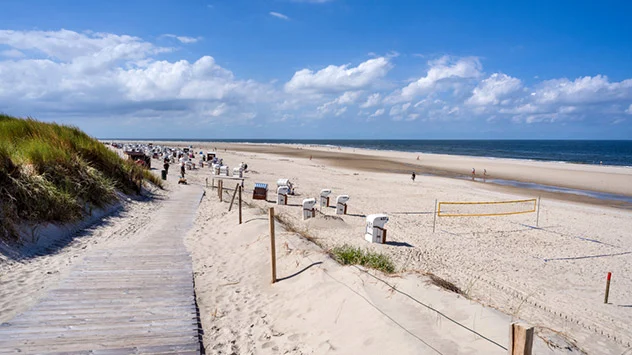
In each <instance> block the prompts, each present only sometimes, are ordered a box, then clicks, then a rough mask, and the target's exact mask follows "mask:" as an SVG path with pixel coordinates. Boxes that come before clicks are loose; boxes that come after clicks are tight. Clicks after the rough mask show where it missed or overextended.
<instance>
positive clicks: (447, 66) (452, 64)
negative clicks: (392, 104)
mask: <svg viewBox="0 0 632 355" xmlns="http://www.w3.org/2000/svg"><path fill="white" fill-rule="evenodd" d="M428 67H429V68H428V71H427V73H426V75H425V76H422V77H420V78H419V79H417V80H415V81H414V82H412V83H410V84H408V85H407V86H406V87H404V88H403V89H401V90H400V91H399V92H397V93H396V94H395V95H393V96H391V100H392V101H407V100H411V99H413V98H415V97H419V96H421V95H425V94H428V93H430V92H432V91H442V90H446V89H451V88H454V87H455V85H458V84H459V83H460V82H462V81H464V80H469V79H476V78H478V77H480V76H481V75H482V73H481V70H482V66H481V63H480V61H479V59H478V58H476V57H465V58H454V57H450V56H443V57H441V58H439V59H436V60H431V61H429V62H428Z"/></svg>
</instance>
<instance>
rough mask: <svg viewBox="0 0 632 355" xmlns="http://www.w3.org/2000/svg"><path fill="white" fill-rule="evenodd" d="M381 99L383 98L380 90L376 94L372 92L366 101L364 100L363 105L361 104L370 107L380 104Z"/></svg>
mask: <svg viewBox="0 0 632 355" xmlns="http://www.w3.org/2000/svg"><path fill="white" fill-rule="evenodd" d="M381 99H382V95H380V93H379V92H376V93H374V94H371V95H370V96H369V97H368V98H367V99H366V102H364V103H363V104H362V105H360V107H362V108H369V107H373V106H377V105H379V104H380V101H381Z"/></svg>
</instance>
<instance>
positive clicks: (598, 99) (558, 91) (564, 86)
mask: <svg viewBox="0 0 632 355" xmlns="http://www.w3.org/2000/svg"><path fill="white" fill-rule="evenodd" d="M532 96H533V99H534V101H535V102H537V103H539V104H552V103H555V104H578V103H579V104H586V103H603V102H613V101H618V100H622V99H630V100H632V79H627V80H623V81H621V82H610V81H609V80H608V77H606V76H603V75H596V76H593V77H591V76H585V77H582V78H577V79H575V80H574V81H570V80H568V79H566V78H564V79H555V80H547V81H544V82H542V83H541V84H540V85H539V86H538V88H537V90H536V91H535V92H534V93H533V94H532Z"/></svg>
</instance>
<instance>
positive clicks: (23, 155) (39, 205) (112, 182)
mask: <svg viewBox="0 0 632 355" xmlns="http://www.w3.org/2000/svg"><path fill="white" fill-rule="evenodd" d="M144 181H150V182H152V183H153V184H156V185H160V184H161V181H160V180H159V179H158V178H157V177H156V176H154V175H152V174H151V173H150V172H149V171H147V170H144V169H142V168H140V167H138V166H135V165H134V164H131V163H129V162H126V161H124V160H123V159H121V158H120V157H119V156H118V155H117V154H116V153H115V152H113V151H111V150H110V149H108V148H107V147H106V146H104V144H103V143H100V142H99V141H97V140H96V139H94V138H91V137H90V136H88V135H87V134H85V133H84V132H82V131H81V130H79V129H78V128H76V127H70V126H65V125H59V124H55V123H44V122H40V121H37V120H34V119H30V118H28V119H22V118H16V117H11V116H7V115H3V114H0V195H1V196H2V198H1V199H0V239H3V240H5V241H10V240H13V241H16V240H17V239H18V231H17V230H18V226H20V225H23V224H27V225H36V224H46V223H68V222H76V221H78V220H81V219H82V218H84V217H85V216H86V215H89V214H90V211H91V210H92V209H94V208H102V207H104V206H106V205H108V204H110V203H112V202H114V201H115V200H116V199H117V192H122V193H126V194H132V193H136V191H137V190H138V186H139V184H143V183H144Z"/></svg>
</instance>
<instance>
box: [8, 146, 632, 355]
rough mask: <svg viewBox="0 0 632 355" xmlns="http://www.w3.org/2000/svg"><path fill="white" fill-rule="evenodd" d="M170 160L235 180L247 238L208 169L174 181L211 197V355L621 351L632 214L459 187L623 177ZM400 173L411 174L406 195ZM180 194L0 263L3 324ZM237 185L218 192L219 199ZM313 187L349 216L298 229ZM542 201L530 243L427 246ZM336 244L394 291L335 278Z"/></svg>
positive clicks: (204, 223) (232, 154) (252, 156)
mask: <svg viewBox="0 0 632 355" xmlns="http://www.w3.org/2000/svg"><path fill="white" fill-rule="evenodd" d="M154 143H155V144H156V143H157V142H154ZM166 144H168V145H181V146H189V145H193V146H194V149H195V150H196V151H198V150H204V151H206V150H212V149H215V148H217V151H218V154H219V156H220V157H221V158H223V159H224V163H225V164H227V165H229V166H230V167H231V168H232V167H236V166H237V165H239V163H241V162H246V163H247V164H248V171H247V172H246V174H245V184H244V186H245V190H244V196H243V197H244V202H245V205H244V211H243V213H244V216H243V219H244V222H245V223H244V224H242V225H238V223H237V220H236V218H237V215H236V213H237V212H236V210H235V208H233V210H232V211H231V212H228V202H227V201H230V197H231V195H230V193H231V192H230V191H226V192H225V200H224V202H219V200H218V198H217V195H216V191H215V190H213V189H211V187H210V186H206V184H207V181H208V182H209V183H210V182H211V181H212V179H213V175H211V172H210V169H209V168H208V167H204V168H198V169H195V170H189V171H187V175H186V177H187V179H188V181H189V183H190V184H193V185H199V186H204V187H205V188H206V196H205V197H204V198H203V200H202V202H201V204H200V207H199V210H198V216H197V219H196V222H195V225H194V227H193V228H192V230H191V231H190V233H189V234H188V235H187V236H186V239H185V240H186V244H187V247H188V249H189V250H190V252H191V254H192V257H193V270H194V275H195V288H196V297H197V302H198V307H199V311H200V320H201V325H202V328H203V330H204V332H203V336H202V337H203V340H204V347H205V349H206V352H207V353H210V354H230V353H235V354H241V353H254V354H260V353H263V354H268V353H269V354H273V353H288V354H307V353H313V354H324V353H340V354H381V353H386V352H391V353H398V354H433V353H444V354H482V353H485V354H502V353H506V350H504V349H503V346H504V347H506V346H507V343H508V337H507V332H508V327H509V324H510V323H511V322H512V321H514V320H521V321H524V322H527V323H529V324H531V325H534V326H535V327H536V334H537V337H536V341H535V343H534V346H535V349H534V353H535V354H573V353H575V354H581V353H587V354H597V353H599V354H621V353H623V352H624V351H629V348H630V344H631V342H632V331H631V329H630V327H629V324H631V323H632V307H630V304H631V303H632V300H631V299H630V295H631V294H632V282H630V280H629V279H628V278H627V277H626V275H629V274H630V272H631V271H632V270H631V269H630V265H631V264H630V258H631V257H632V240H630V238H629V236H628V235H627V233H628V232H629V231H630V230H632V218H631V217H632V212H631V211H630V210H629V209H628V208H627V207H628V206H627V205H626V204H625V203H620V202H618V203H617V202H614V201H595V199H581V198H580V199H575V198H572V197H568V196H565V195H564V194H558V193H551V194H544V193H540V192H539V191H536V190H529V189H520V188H512V187H501V186H497V185H493V184H489V183H483V182H482V181H480V179H478V178H477V180H476V181H471V180H470V179H469V176H468V175H467V174H468V173H469V172H470V169H471V168H472V167H475V168H476V169H477V171H482V169H487V171H488V174H489V175H490V176H491V177H494V178H503V179H514V178H515V179H516V180H519V179H518V178H519V177H524V176H530V175H529V174H527V172H530V171H537V172H538V173H537V174H535V176H537V177H538V179H533V180H531V179H527V178H523V179H521V181H528V182H537V183H542V184H551V185H553V184H557V183H559V185H560V186H567V187H573V188H577V189H586V190H593V191H600V192H608V193H617V194H621V195H627V194H629V192H630V191H629V189H630V185H629V184H627V183H626V182H628V181H630V177H631V175H632V171H631V169H626V168H616V167H601V166H584V165H572V164H555V163H540V162H526V161H513V160H502V159H493V160H492V159H485V158H471V157H453V156H430V155H425V154H424V155H422V156H421V157H420V160H419V161H418V160H417V159H416V158H417V155H415V154H411V153H395V152H378V151H366V150H359V149H358V150H356V151H355V152H354V150H353V149H349V148H343V149H341V150H340V151H339V150H338V149H337V148H331V147H306V146H270V145H266V146H254V145H249V144H248V145H244V144H220V143H218V144H214V143H196V142H182V143H178V144H176V143H173V142H169V143H166ZM224 149H226V151H224ZM310 156H311V160H310ZM154 163H155V164H154V166H155V167H156V166H160V164H159V163H158V162H157V161H154ZM461 167H463V168H461ZM411 168H412V169H414V170H415V171H417V173H418V176H417V179H416V180H415V181H414V182H413V181H411V179H410V175H409V173H410V172H409V170H411ZM155 172H156V173H159V170H156V171H155ZM512 174H514V175H512ZM279 178H289V179H290V180H291V181H292V182H293V183H294V184H295V186H296V195H294V196H290V198H289V203H288V205H286V206H279V205H276V204H275V203H274V202H273V201H274V200H276V195H275V193H274V192H273V190H274V189H275V188H276V185H275V182H276V180H277V179H279ZM176 179H177V169H172V172H171V173H170V174H169V177H168V180H167V184H166V191H164V192H162V193H161V195H160V196H159V198H158V199H156V200H155V201H132V202H127V203H126V204H125V205H124V209H123V211H122V212H121V213H118V214H116V215H114V216H111V217H108V218H106V219H105V221H104V222H103V223H98V224H97V225H95V226H93V227H91V228H89V229H88V230H86V231H84V232H83V233H82V234H81V236H80V237H79V238H75V239H74V240H73V241H72V242H64V243H62V244H63V245H62V247H61V248H58V249H57V250H55V251H54V252H53V253H46V252H45V251H39V252H33V253H32V255H29V256H28V257H22V258H5V259H4V260H0V263H1V264H0V267H1V268H2V271H3V273H2V275H0V283H1V284H2V286H3V287H2V292H1V293H0V307H1V310H2V312H0V313H1V314H2V318H1V319H0V321H7V320H9V319H11V317H12V316H13V315H15V314H18V313H20V312H22V311H24V310H26V309H28V308H29V307H30V306H31V305H33V304H34V303H35V302H37V300H38V299H39V298H40V297H42V295H44V294H45V293H46V291H47V289H48V288H50V287H51V286H52V285H54V284H55V283H56V282H58V280H60V279H62V278H63V277H64V275H65V273H66V272H67V271H68V270H69V269H70V268H71V267H72V266H73V265H74V264H76V263H78V262H80V260H81V259H82V258H83V257H84V256H86V255H89V253H90V252H91V251H92V250H98V249H99V248H105V247H108V246H123V245H125V244H126V243H128V242H129V240H131V239H133V238H134V235H135V231H137V230H139V229H140V228H144V227H145V226H147V225H149V224H151V223H152V214H153V211H155V210H156V209H158V208H161V205H162V203H161V201H162V200H165V199H168V198H169V195H170V191H173V190H174V189H186V188H187V187H188V186H187V185H178V184H176V182H177V181H176ZM592 179H595V180H594V181H593V180H592ZM255 182H261V183H267V184H268V185H269V192H268V201H261V200H252V188H253V186H254V183H255ZM234 183H235V181H226V183H225V185H224V187H225V188H233V187H234V186H232V185H233V184H234ZM324 188H329V189H332V190H333V193H332V195H331V196H332V201H333V200H334V199H335V197H336V196H337V195H340V194H348V195H349V196H350V200H349V203H348V213H347V215H340V216H337V215H335V210H334V209H332V208H323V209H320V210H319V211H318V212H317V216H316V218H313V219H310V220H308V221H303V220H302V218H301V212H302V211H301V207H300V204H301V201H302V200H303V199H305V198H310V197H317V196H318V194H319V192H320V190H321V189H324ZM538 196H542V200H541V205H540V214H539V221H537V222H538V223H539V227H536V218H537V216H536V214H535V213H525V214H518V215H510V216H494V217H456V218H444V217H439V218H437V221H436V228H435V232H434V233H433V221H434V220H433V217H434V214H433V211H434V208H435V201H436V200H438V201H506V200H516V199H529V198H537V197H538ZM269 207H274V208H275V210H276V214H277V216H279V217H280V218H281V219H282V220H283V221H284V223H285V225H281V224H278V223H277V259H278V265H277V266H278V276H279V278H280V279H281V281H280V282H278V283H277V284H274V285H271V284H270V261H269V248H270V245H269V239H268V237H267V235H268V221H267V215H266V214H265V213H266V212H267V210H268V208H269ZM373 213H385V214H387V215H388V216H389V219H390V220H389V222H388V223H387V224H386V228H387V230H388V240H387V243H386V244H370V243H367V242H366V241H365V240H364V238H363V234H364V230H365V216H366V215H368V214H373ZM305 236H307V237H309V238H311V239H312V240H314V241H316V242H317V244H318V245H316V244H314V243H312V242H310V241H308V240H306V239H305V238H304V237H305ZM343 244H348V245H352V246H358V247H361V248H366V249H368V250H371V251H376V252H380V253H384V254H386V255H388V256H389V257H390V258H391V259H392V260H393V262H394V263H395V265H396V273H395V275H394V276H388V275H385V274H382V273H381V272H377V271H371V270H367V269H365V268H362V267H353V266H341V265H339V264H338V263H336V262H335V261H333V260H332V259H331V258H330V257H329V255H328V253H327V251H328V250H329V249H331V248H333V247H336V246H340V245H343ZM5 255H8V254H7V253H5ZM607 272H612V274H613V279H612V285H611V291H610V299H609V304H604V302H603V301H604V300H603V297H604V287H605V278H606V274H607ZM429 275H436V277H439V278H441V279H444V280H447V281H449V282H452V283H453V284H454V285H456V286H457V287H458V288H459V289H460V290H461V292H462V294H456V293H454V292H450V291H447V290H445V289H442V288H439V287H437V286H436V285H433V284H432V283H431V282H430V278H429ZM17 295H20V296H21V297H17ZM422 303H423V304H424V305H426V306H430V307H432V309H433V310H430V309H428V308H427V307H425V306H423V305H422ZM437 311H438V312H441V313H442V314H443V315H445V316H447V317H448V318H450V319H452V320H456V322H457V323H459V324H461V325H463V326H464V327H463V326H460V325H457V324H456V323H453V322H452V321H451V320H448V318H446V317H444V316H442V315H439V314H438V313H437ZM466 328H467V329H466ZM473 331H474V332H476V333H474V332H473Z"/></svg>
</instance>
